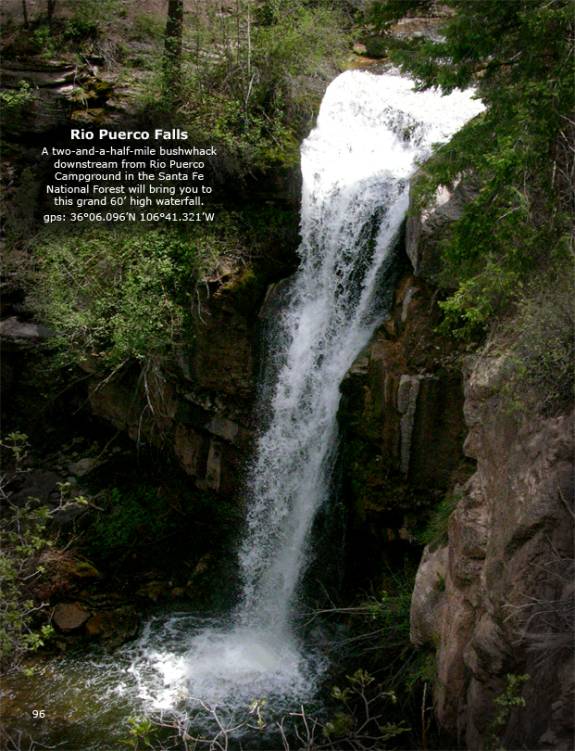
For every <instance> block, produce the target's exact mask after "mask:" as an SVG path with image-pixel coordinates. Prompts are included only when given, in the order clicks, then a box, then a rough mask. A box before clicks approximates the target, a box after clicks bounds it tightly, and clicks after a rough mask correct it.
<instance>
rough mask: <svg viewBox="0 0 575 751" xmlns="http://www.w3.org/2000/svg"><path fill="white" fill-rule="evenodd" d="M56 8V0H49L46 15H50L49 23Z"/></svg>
mask: <svg viewBox="0 0 575 751" xmlns="http://www.w3.org/2000/svg"><path fill="white" fill-rule="evenodd" d="M55 8H56V0H47V8H46V15H47V16H48V24H51V23H52V17H53V16H54V9H55Z"/></svg>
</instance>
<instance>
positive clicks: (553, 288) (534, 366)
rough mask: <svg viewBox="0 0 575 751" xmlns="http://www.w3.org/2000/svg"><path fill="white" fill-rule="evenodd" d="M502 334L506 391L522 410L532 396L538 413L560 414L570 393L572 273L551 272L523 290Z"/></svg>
mask: <svg viewBox="0 0 575 751" xmlns="http://www.w3.org/2000/svg"><path fill="white" fill-rule="evenodd" d="M507 328H508V331H507V335H508V336H509V337H511V342H512V343H511V355H510V356H509V359H508V362H507V369H508V379H509V381H508V385H507V389H506V391H507V393H508V394H509V395H511V396H512V398H513V399H514V402H515V403H516V404H518V405H519V406H522V407H523V408H525V407H527V405H528V404H529V403H530V401H533V397H535V403H536V404H535V406H536V408H537V410H538V411H539V412H540V413H542V414H544V415H552V414H557V413H560V412H562V411H564V410H566V409H568V408H569V406H570V405H572V404H573V398H574V396H575V370H574V368H573V363H574V362H575V336H574V332H575V276H574V273H573V270H568V271H567V273H562V274H559V273H557V272H554V273H552V274H549V275H547V276H544V277H543V278H542V279H540V280H538V283H537V285H536V286H535V285H533V287H531V288H530V289H529V290H528V291H526V292H525V293H524V294H523V295H522V297H521V299H520V301H519V303H518V306H517V312H516V314H515V315H514V316H513V319H512V322H511V323H509V324H508V327H507Z"/></svg>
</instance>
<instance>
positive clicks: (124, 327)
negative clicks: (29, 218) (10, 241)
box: [30, 227, 223, 368]
mask: <svg viewBox="0 0 575 751" xmlns="http://www.w3.org/2000/svg"><path fill="white" fill-rule="evenodd" d="M222 242H223V241H222V240H221V239H219V238H217V237H216V236H214V235H212V234H210V232H209V231H208V230H206V231H205V232H204V233H202V231H201V230H198V231H197V232H196V234H195V236H186V235H183V234H180V233H178V232H175V231H171V230H163V229H149V228H146V229H139V228H137V229H124V228H120V229H108V228H107V229H102V228H100V227H98V228H90V229H86V230H83V231H79V232H71V233H70V234H66V235H62V233H61V232H57V233H43V234H42V235H41V236H40V238H39V239H38V242H37V244H36V247H35V253H36V257H37V260H38V273H37V275H36V280H35V284H34V286H33V289H32V292H31V295H30V302H31V305H32V306H33V308H34V309H35V310H36V312H37V313H38V314H39V316H40V317H41V319H42V320H44V321H45V322H46V323H47V324H48V325H49V326H51V327H52V328H54V330H55V331H56V332H57V336H58V341H59V343H60V344H61V346H62V350H63V351H64V352H66V353H68V355H69V356H71V357H72V359H78V358H85V357H89V358H91V359H92V360H95V361H96V362H97V363H100V364H101V366H102V367H103V368H110V367H117V366H119V365H121V364H123V363H125V362H127V361H128V360H129V359H134V360H144V359H146V358H150V357H161V356H163V355H165V354H167V353H168V352H169V351H170V350H171V348H172V347H173V346H174V345H175V344H177V343H178V341H180V339H181V337H182V335H183V330H184V322H185V320H186V315H187V311H189V309H190V298H191V297H192V295H193V292H194V289H195V284H196V283H197V282H198V280H199V279H201V277H202V275H203V274H204V273H205V272H206V270H207V269H208V268H210V267H212V266H213V264H214V263H215V262H216V259H217V257H218V253H219V251H220V249H221V246H222Z"/></svg>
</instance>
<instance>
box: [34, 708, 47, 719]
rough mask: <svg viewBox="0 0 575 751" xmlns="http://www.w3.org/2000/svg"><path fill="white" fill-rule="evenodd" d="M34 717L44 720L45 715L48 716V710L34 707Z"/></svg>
mask: <svg viewBox="0 0 575 751" xmlns="http://www.w3.org/2000/svg"><path fill="white" fill-rule="evenodd" d="M32 717H33V718H34V719H35V720H43V719H44V717H46V710H45V709H33V710H32Z"/></svg>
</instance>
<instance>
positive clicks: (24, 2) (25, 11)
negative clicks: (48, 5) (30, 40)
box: [22, 0, 29, 28]
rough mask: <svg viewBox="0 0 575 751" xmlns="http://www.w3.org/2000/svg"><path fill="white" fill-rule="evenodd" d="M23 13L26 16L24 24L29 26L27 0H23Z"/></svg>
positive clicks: (26, 26)
mask: <svg viewBox="0 0 575 751" xmlns="http://www.w3.org/2000/svg"><path fill="white" fill-rule="evenodd" d="M22 15H23V16H24V26H25V28H28V25H29V24H28V5H27V4H26V0H22Z"/></svg>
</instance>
